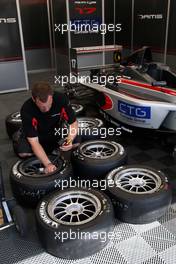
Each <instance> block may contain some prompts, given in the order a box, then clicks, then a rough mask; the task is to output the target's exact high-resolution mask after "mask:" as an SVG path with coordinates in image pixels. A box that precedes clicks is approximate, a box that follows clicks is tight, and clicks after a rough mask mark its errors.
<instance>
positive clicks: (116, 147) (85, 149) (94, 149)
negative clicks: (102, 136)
mask: <svg viewBox="0 0 176 264" xmlns="http://www.w3.org/2000/svg"><path fill="white" fill-rule="evenodd" d="M80 153H81V154H82V155H83V156H85V157H88V158H92V159H108V158H110V157H113V156H114V155H116V154H117V153H119V154H120V155H121V154H123V153H124V148H123V147H122V146H121V145H120V144H118V143H116V144H115V143H111V142H105V141H97V142H95V143H92V142H91V143H89V142H88V143H85V144H83V145H82V146H81V147H80Z"/></svg>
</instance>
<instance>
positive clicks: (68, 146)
mask: <svg viewBox="0 0 176 264" xmlns="http://www.w3.org/2000/svg"><path fill="white" fill-rule="evenodd" d="M60 149H61V150H62V151H69V150H71V149H72V141H71V140H68V139H67V140H66V141H65V142H64V143H63V144H62V146H60Z"/></svg>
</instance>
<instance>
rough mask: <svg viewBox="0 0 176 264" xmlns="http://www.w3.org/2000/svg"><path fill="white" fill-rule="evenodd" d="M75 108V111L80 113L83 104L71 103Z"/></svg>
mask: <svg viewBox="0 0 176 264" xmlns="http://www.w3.org/2000/svg"><path fill="white" fill-rule="evenodd" d="M71 106H72V108H73V110H74V111H75V113H79V112H81V111H82V110H83V106H82V105H80V104H71Z"/></svg>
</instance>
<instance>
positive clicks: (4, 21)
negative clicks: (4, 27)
mask: <svg viewBox="0 0 176 264" xmlns="http://www.w3.org/2000/svg"><path fill="white" fill-rule="evenodd" d="M16 22H17V21H16V18H15V17H8V18H3V17H0V24H13V23H16Z"/></svg>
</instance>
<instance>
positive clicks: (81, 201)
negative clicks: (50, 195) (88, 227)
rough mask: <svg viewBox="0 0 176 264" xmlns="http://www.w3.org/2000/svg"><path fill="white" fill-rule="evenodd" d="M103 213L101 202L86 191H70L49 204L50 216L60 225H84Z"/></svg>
mask: <svg viewBox="0 0 176 264" xmlns="http://www.w3.org/2000/svg"><path fill="white" fill-rule="evenodd" d="M100 211H101V202H100V200H99V199H98V198H97V197H96V196H95V195H94V194H92V193H88V192H85V191H68V192H66V193H64V194H62V195H61V196H59V197H55V198H54V199H53V200H51V201H50V203H49V204H48V214H49V216H50V217H51V218H52V219H53V220H54V221H56V222H58V223H59V224H64V225H82V224H85V223H88V222H90V221H92V220H93V219H95V218H96V217H97V215H98V214H99V213H100Z"/></svg>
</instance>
